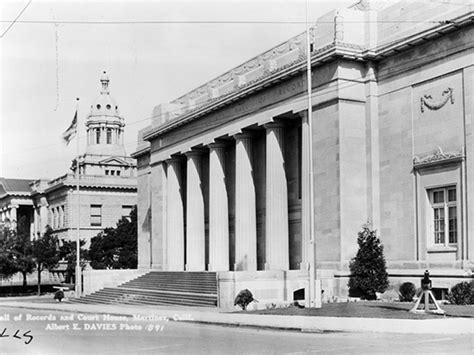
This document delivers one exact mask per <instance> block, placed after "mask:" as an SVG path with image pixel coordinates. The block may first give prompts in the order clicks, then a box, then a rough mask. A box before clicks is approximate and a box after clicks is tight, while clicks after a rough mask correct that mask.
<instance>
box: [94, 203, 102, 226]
mask: <svg viewBox="0 0 474 355" xmlns="http://www.w3.org/2000/svg"><path fill="white" fill-rule="evenodd" d="M101 225H102V206H101V205H91V226H95V227H100V226H101Z"/></svg>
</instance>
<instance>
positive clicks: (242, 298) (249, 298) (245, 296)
mask: <svg viewBox="0 0 474 355" xmlns="http://www.w3.org/2000/svg"><path fill="white" fill-rule="evenodd" d="M253 301H255V299H254V298H253V295H252V292H250V291H249V290H248V289H245V290H242V291H240V292H239V293H238V294H237V297H235V300H234V306H235V305H237V306H239V307H240V308H242V310H244V311H245V310H246V309H247V306H248V305H249V304H250V303H252V302H253Z"/></svg>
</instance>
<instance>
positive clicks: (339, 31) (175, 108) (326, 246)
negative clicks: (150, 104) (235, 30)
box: [133, 1, 474, 304]
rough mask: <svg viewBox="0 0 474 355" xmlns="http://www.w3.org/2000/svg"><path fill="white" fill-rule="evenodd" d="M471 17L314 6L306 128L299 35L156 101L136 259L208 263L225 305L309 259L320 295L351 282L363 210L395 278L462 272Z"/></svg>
mask: <svg viewBox="0 0 474 355" xmlns="http://www.w3.org/2000/svg"><path fill="white" fill-rule="evenodd" d="M473 18H474V15H473V8H472V4H470V3H469V2H468V1H466V4H465V6H451V4H449V3H436V4H435V3H433V4H429V5H428V4H426V3H421V2H409V3H408V2H399V3H395V4H394V3H388V4H387V3H385V4H380V3H375V2H374V3H372V2H368V1H362V2H360V3H358V4H356V5H354V6H352V7H349V8H347V9H340V10H335V11H333V12H331V13H329V14H326V15H324V16H323V17H321V19H319V20H318V22H317V23H316V24H314V26H313V28H312V29H311V39H312V46H311V65H312V78H311V82H312V100H311V101H312V115H311V120H312V132H309V131H308V130H307V129H308V128H307V127H308V126H307V125H306V124H305V117H306V115H307V111H308V100H307V88H306V86H307V80H306V56H307V50H306V47H305V45H304V44H305V34H302V35H299V36H296V37H294V38H292V39H290V40H288V41H287V42H285V43H283V44H281V45H280V46H277V47H275V48H272V49H271V50H269V51H267V52H265V53H263V54H262V55H260V56H257V57H256V58H253V59H251V60H250V61H248V62H246V63H244V64H242V65H240V66H239V67H237V68H234V69H232V70H230V71H229V72H227V73H225V74H224V75H222V76H220V77H219V78H217V79H214V80H213V81H211V82H209V83H207V84H205V85H202V86H201V87H199V88H197V89H195V90H193V91H191V92H190V93H187V94H185V95H183V96H182V97H180V98H178V99H176V100H174V101H173V102H171V103H170V104H162V105H159V106H157V107H156V108H155V109H154V111H153V119H152V122H151V123H150V126H149V127H148V128H146V129H144V130H143V131H142V132H141V133H140V135H139V145H138V149H137V151H136V152H135V153H133V156H134V157H135V158H136V159H137V166H138V218H139V221H140V223H139V267H140V268H153V269H160V270H190V271H191V270H214V271H218V272H219V275H220V276H219V278H220V280H221V281H220V288H221V290H225V293H226V295H227V296H222V295H221V298H222V297H224V298H225V299H224V300H223V299H221V304H229V303H230V302H231V299H232V297H233V296H235V294H236V293H237V292H238V291H239V290H240V289H241V288H249V289H251V290H252V291H255V297H256V298H257V299H259V300H272V301H273V300H276V299H278V300H280V301H289V300H291V299H292V297H293V292H295V291H298V290H299V289H301V288H306V287H307V280H308V277H309V274H308V266H309V265H311V264H315V265H316V270H317V273H316V276H317V278H318V279H320V280H321V281H322V288H323V290H324V291H325V295H326V296H328V297H332V296H345V295H347V281H348V277H349V268H348V265H349V261H350V259H351V258H352V257H354V255H355V253H356V250H357V232H358V231H360V230H361V226H362V225H363V224H364V223H365V222H366V221H369V222H371V223H372V225H373V227H374V228H375V229H377V230H378V234H379V236H380V238H381V240H382V243H383V245H384V247H385V256H386V259H387V263H388V268H389V270H388V271H389V275H390V277H391V285H392V286H391V287H395V288H396V289H398V287H397V284H398V283H400V282H403V281H410V280H415V279H417V278H418V277H421V276H422V275H423V272H424V270H425V269H426V268H429V269H430V271H431V275H433V287H435V288H439V289H443V290H445V289H447V288H448V287H450V286H452V285H453V284H455V283H457V282H459V281H462V280H465V279H470V278H471V275H472V268H473V253H474V240H473V238H474V230H473V228H474V227H473V223H472V221H474V206H473V201H474V186H473V184H472V182H473V181H474V170H473V169H474V168H473V166H474V161H473V160H472V159H473V158H472V157H473V156H474V151H473V149H474V142H473V123H472V120H473V116H472V113H473V97H474V95H473V92H472V91H473V87H474V85H473V84H474V83H473V81H474V75H473V73H474V67H473V60H472V59H473V53H474V49H473V48H474V47H473V43H472V40H471V39H472V36H473V34H474V27H473ZM378 20H380V21H379V22H378ZM394 24H396V25H394ZM394 26H395V27H396V28H395V27H394ZM309 134H311V137H312V143H313V145H312V147H310V149H311V150H312V157H313V160H312V161H311V162H310V161H309V159H308V157H309V153H308V150H309V146H308V142H309V140H308V138H307V137H308V136H309ZM310 164H311V165H312V169H310V167H311V165H310ZM311 170H313V174H312V178H313V183H314V196H312V197H311V196H309V194H308V188H307V180H308V179H307V177H308V176H309V175H308V174H310V172H311ZM311 199H312V203H313V205H314V216H313V217H314V218H313V219H314V237H315V242H316V253H315V258H314V259H311V255H312V253H310V252H309V248H310V240H311V237H312V236H310V235H309V232H308V231H309V230H310V229H309V227H308V220H309V219H308V216H309V211H310V209H309V207H308V206H310V202H311ZM267 279H272V280H274V282H273V281H272V283H271V285H272V286H271V287H270V286H268V287H267V286H265V285H266V284H267V283H265V282H259V281H258V280H267ZM302 280H303V281H302ZM304 280H306V283H305V282H304ZM283 281H284V282H283ZM231 285H234V286H231ZM236 285H238V286H236ZM268 285H270V284H268ZM232 287H234V288H235V287H237V288H239V289H235V290H233V291H236V292H231V289H232ZM223 292H224V291H223ZM276 295H278V296H276Z"/></svg>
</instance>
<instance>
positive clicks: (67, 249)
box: [59, 239, 88, 282]
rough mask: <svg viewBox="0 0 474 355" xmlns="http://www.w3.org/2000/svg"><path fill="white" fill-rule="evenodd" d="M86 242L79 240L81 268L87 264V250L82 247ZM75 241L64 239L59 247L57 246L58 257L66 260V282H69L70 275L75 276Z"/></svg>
mask: <svg viewBox="0 0 474 355" xmlns="http://www.w3.org/2000/svg"><path fill="white" fill-rule="evenodd" d="M85 244H86V242H85V241H84V240H82V239H81V240H80V241H79V248H80V251H79V253H80V255H79V256H80V259H81V260H80V265H81V270H84V268H85V267H86V265H87V258H88V257H87V255H88V252H87V250H85V249H84V245H85ZM76 251H77V250H76V241H67V240H65V241H64V242H63V244H62V245H61V247H60V248H59V257H60V259H61V260H65V261H66V262H67V266H66V282H70V281H69V280H71V277H74V278H75V277H76V261H77V260H76V259H77V258H76Z"/></svg>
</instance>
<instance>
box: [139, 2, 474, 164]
mask: <svg viewBox="0 0 474 355" xmlns="http://www.w3.org/2000/svg"><path fill="white" fill-rule="evenodd" d="M473 21H474V11H470V12H468V13H466V14H464V15H462V16H459V17H457V18H454V19H452V20H449V21H446V22H443V23H440V25H439V26H436V27H433V28H431V29H428V30H425V31H422V32H419V33H417V34H415V35H412V36H409V37H406V38H404V39H402V40H397V41H395V42H393V43H389V44H385V45H383V46H380V47H377V48H375V49H368V48H365V47H362V46H359V45H352V44H348V43H344V42H340V41H334V42H332V43H330V44H328V45H326V46H324V47H322V48H319V49H317V50H315V51H313V52H312V54H311V66H312V67H318V66H321V65H324V64H326V63H328V62H331V61H334V60H337V59H340V58H343V59H348V60H356V61H362V62H377V61H379V60H383V59H385V58H387V57H388V56H391V55H395V54H397V53H399V52H401V51H404V50H406V49H409V48H412V47H414V46H416V45H419V44H422V43H425V42H426V41H428V40H432V39H434V38H437V37H441V36H444V35H445V34H446V33H449V32H451V31H455V30H457V29H459V28H461V27H465V26H469V25H471V24H472V23H474V22H473ZM292 40H293V39H291V40H289V42H288V43H290V41H292ZM280 47H281V46H280ZM289 48H290V49H289V51H292V50H294V48H296V47H293V49H291V48H292V47H291V46H290V47H289ZM281 53H283V54H281ZM286 53H287V54H288V53H289V52H288V51H287V52H286ZM303 54H304V53H303ZM265 55H267V54H263V55H262V56H261V57H257V58H253V59H252V60H251V61H253V62H258V60H260V61H261V60H262V58H265V60H271V58H270V57H269V56H268V55H267V57H265ZM280 55H285V53H284V51H283V50H281V52H280ZM305 57H306V55H301V54H300V56H299V57H298V58H297V59H296V60H295V61H294V62H293V63H291V64H288V65H284V66H282V67H281V68H279V69H278V70H276V71H271V72H269V71H268V70H267V71H265V73H264V74H263V75H261V76H260V77H259V78H258V79H256V80H253V81H249V82H248V83H246V84H245V85H242V86H238V87H236V88H235V90H232V91H230V92H228V93H226V94H224V95H222V96H220V97H216V98H209V99H207V100H204V101H203V102H202V103H200V104H198V105H195V106H194V108H192V109H190V110H189V111H187V112H183V113H182V114H180V115H179V116H177V117H175V118H173V119H171V120H169V121H167V122H164V123H163V124H161V125H159V126H157V127H151V126H149V128H148V129H145V130H144V132H143V140H144V141H152V140H153V139H154V138H156V137H158V136H160V135H162V134H164V133H166V132H168V131H170V130H173V129H175V128H177V127H180V126H182V125H184V124H187V123H188V122H191V121H193V120H196V119H198V118H200V117H202V116H204V115H207V114H209V113H210V112H213V111H216V110H218V109H220V108H222V107H224V106H226V105H229V104H231V103H233V102H235V101H238V100H240V99H242V98H244V97H247V96H249V95H251V94H253V93H255V92H258V91H260V90H263V89H265V88H267V87H269V86H272V85H274V84H276V83H278V82H280V81H282V80H285V79H287V78H290V77H292V76H295V75H298V74H300V73H303V72H304V71H305V70H306V60H305ZM259 58H260V59H259ZM247 63H248V62H247ZM252 65H254V67H252V68H251V70H255V64H252ZM259 65H261V63H260V64H259ZM226 76H229V77H230V76H231V73H230V72H229V73H225V74H224V75H223V76H222V77H226ZM215 81H216V79H214V80H213V81H210V82H208V83H206V84H204V85H202V86H200V87H198V88H197V89H195V90H193V91H191V92H190V93H188V94H186V95H184V96H182V97H180V98H179V99H177V100H175V101H173V103H175V102H177V101H178V100H183V99H184V98H186V97H187V95H188V96H190V97H191V96H192V97H196V96H197V95H199V93H203V92H205V88H206V85H208V86H209V89H210V88H212V85H214V84H213V83H214V82H215ZM191 107H193V106H191ZM149 151H150V147H146V148H142V149H140V150H137V151H136V152H134V153H132V154H131V156H132V157H133V158H137V157H139V156H141V155H143V154H146V153H147V152H149Z"/></svg>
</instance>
